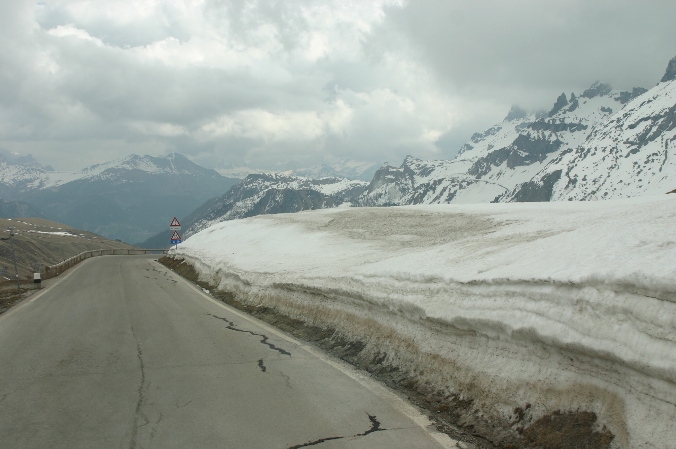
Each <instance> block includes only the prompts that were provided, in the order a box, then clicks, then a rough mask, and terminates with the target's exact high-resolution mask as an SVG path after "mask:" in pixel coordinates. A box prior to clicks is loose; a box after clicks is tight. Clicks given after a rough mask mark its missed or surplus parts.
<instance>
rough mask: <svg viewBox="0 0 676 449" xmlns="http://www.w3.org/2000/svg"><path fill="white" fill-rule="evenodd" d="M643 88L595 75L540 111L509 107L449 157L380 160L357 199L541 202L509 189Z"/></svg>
mask: <svg viewBox="0 0 676 449" xmlns="http://www.w3.org/2000/svg"><path fill="white" fill-rule="evenodd" d="M645 92H646V89H642V88H634V89H633V90H632V91H619V90H613V89H612V88H611V87H610V86H608V85H607V84H602V83H598V82H597V83H594V84H593V85H592V86H591V87H590V88H589V89H587V90H585V91H584V92H582V93H581V94H579V95H575V94H574V93H573V94H571V95H570V97H568V96H567V95H566V94H565V93H564V94H561V95H560V96H559V98H558V99H557V101H556V102H555V104H554V107H553V108H552V109H551V110H550V111H549V112H548V113H527V112H525V111H523V110H521V109H519V108H518V107H513V108H512V110H511V111H510V112H509V114H508V115H507V117H505V119H504V120H503V121H502V122H501V123H499V124H497V125H495V126H493V127H491V128H489V129H487V130H486V131H484V132H482V133H476V134H474V135H473V136H472V138H471V140H470V141H469V142H468V143H467V144H465V145H464V146H463V147H462V148H461V150H460V152H459V154H458V156H457V157H456V158H455V159H454V160H440V161H423V160H420V159H415V158H413V157H411V156H408V157H407V158H406V159H405V160H404V163H403V164H402V165H401V167H390V166H385V167H382V168H381V169H380V170H378V172H376V174H375V176H374V178H373V181H372V182H371V185H370V186H369V189H368V191H367V193H366V194H364V195H363V196H362V197H361V198H360V200H359V201H358V204H359V205H362V206H384V205H405V204H438V203H477V202H479V203H480V202H491V201H495V200H496V199H504V200H507V199H511V200H521V201H548V200H549V198H548V197H547V195H544V196H543V192H536V193H532V194H529V195H526V194H525V193H524V194H522V195H521V196H519V197H516V196H513V195H512V196H510V194H512V192H514V191H515V189H517V187H518V186H521V185H523V184H524V183H527V182H528V181H530V180H532V179H533V178H535V177H536V176H537V175H538V174H539V173H540V172H541V171H542V170H543V169H544V168H545V167H547V166H548V165H549V164H550V163H552V161H554V160H556V159H557V158H558V157H560V156H561V155H562V154H563V153H566V152H569V151H572V150H573V149H575V148H577V147H579V146H580V145H581V144H582V143H584V142H585V140H586V139H587V136H588V135H589V133H590V132H591V130H592V129H594V128H595V127H596V126H597V125H599V124H601V123H605V122H606V121H607V120H608V119H609V118H610V117H611V116H613V115H614V113H616V112H617V111H619V110H621V109H623V108H624V107H625V106H626V105H627V104H628V103H629V102H630V101H631V100H632V99H635V98H637V97H640V96H641V95H642V94H645ZM538 195H539V196H538Z"/></svg>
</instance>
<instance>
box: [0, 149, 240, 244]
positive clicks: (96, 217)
mask: <svg viewBox="0 0 676 449" xmlns="http://www.w3.org/2000/svg"><path fill="white" fill-rule="evenodd" d="M31 159H32V157H31ZM237 182H239V179H231V178H226V177H224V176H222V175H220V174H219V173H217V172H216V171H214V170H210V169H206V168H204V167H201V166H199V165H197V164H195V163H193V162H191V161H190V160H189V159H187V158H186V157H185V156H182V155H180V154H178V153H174V154H170V155H168V156H165V157H152V156H137V155H131V156H128V157H126V158H124V159H121V160H115V161H111V162H107V163H104V164H97V165H93V166H91V167H87V168H85V169H83V170H79V171H76V172H57V171H53V170H49V169H47V168H44V167H41V166H39V164H38V166H37V167H36V166H35V164H33V163H32V162H31V163H30V164H26V163H25V161H22V160H16V159H15V160H2V161H0V197H1V198H5V199H8V200H13V201H25V202H27V203H29V204H31V205H33V206H36V207H37V208H39V209H41V210H42V211H44V214H45V215H47V216H48V217H49V218H50V219H54V220H57V221H60V222H63V223H66V224H68V225H70V226H74V227H77V228H80V229H85V230H87V231H91V232H95V233H97V234H100V235H102V236H104V237H106V238H110V239H115V238H117V239H121V240H123V241H126V242H132V243H133V242H138V241H141V240H145V239H147V238H148V237H150V236H152V235H154V234H155V233H156V232H157V230H158V229H161V228H162V227H164V226H168V223H169V221H170V220H171V218H172V217H173V216H185V215H188V214H189V213H190V212H192V211H193V210H195V208H196V207H198V206H199V205H201V204H203V203H204V202H205V201H206V200H208V199H209V198H213V197H215V196H219V195H222V194H223V192H225V191H227V190H228V189H229V188H230V187H232V186H233V185H235V184H236V183H237Z"/></svg>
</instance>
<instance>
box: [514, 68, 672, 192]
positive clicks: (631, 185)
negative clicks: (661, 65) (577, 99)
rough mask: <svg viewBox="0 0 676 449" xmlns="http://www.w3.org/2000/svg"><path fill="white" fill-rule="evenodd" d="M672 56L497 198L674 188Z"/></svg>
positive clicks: (651, 190) (669, 189)
mask: <svg viewBox="0 0 676 449" xmlns="http://www.w3.org/2000/svg"><path fill="white" fill-rule="evenodd" d="M675 151H676V58H674V59H672V60H671V61H670V63H669V66H668V68H667V71H666V73H665V75H664V76H663V77H662V80H661V81H660V83H659V84H658V85H657V86H656V87H654V88H652V89H651V90H650V91H648V92H646V93H644V94H643V95H640V96H638V97H636V98H634V99H633V100H632V101H630V102H629V103H628V104H627V105H626V106H625V107H624V108H623V109H621V110H619V111H617V112H615V113H613V114H611V115H610V116H609V117H608V118H607V119H605V120H603V121H601V122H599V123H598V124H597V125H596V126H595V127H594V128H593V129H592V130H591V132H590V133H589V134H588V136H587V138H586V139H585V141H584V142H582V143H581V144H580V145H579V146H577V147H574V148H567V149H566V150H565V151H563V152H561V153H560V154H559V155H557V156H556V157H555V158H554V159H552V160H551V161H550V162H549V163H548V164H547V165H546V166H545V167H544V168H543V169H542V170H540V171H539V172H538V173H537V174H536V176H534V177H533V179H531V180H529V181H528V182H525V183H524V184H522V185H520V186H518V187H517V188H516V189H515V190H514V191H513V192H510V193H509V194H507V195H505V196H504V197H503V198H501V200H506V201H520V200H524V199H527V198H530V197H532V196H533V195H535V196H536V197H538V198H543V199H545V200H551V201H563V200H574V201H577V200H597V199H598V200H600V199H609V198H626V197H633V196H641V195H649V194H659V193H666V192H669V191H671V190H673V189H674V188H676V155H675V154H674V152H675Z"/></svg>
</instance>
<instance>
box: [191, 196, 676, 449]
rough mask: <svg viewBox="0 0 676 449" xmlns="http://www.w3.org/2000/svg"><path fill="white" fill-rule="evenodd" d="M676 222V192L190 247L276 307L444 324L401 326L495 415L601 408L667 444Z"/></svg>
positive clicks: (627, 438)
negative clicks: (280, 301) (518, 409)
mask: <svg viewBox="0 0 676 449" xmlns="http://www.w3.org/2000/svg"><path fill="white" fill-rule="evenodd" d="M675 222H676V195H660V196H651V197H641V198H634V199H623V200H609V201H603V202H584V203H579V202H558V203H510V204H473V205H427V206H405V207H390V208H349V209H328V210H321V211H313V212H302V213H298V214H280V215H267V216H258V217H253V218H249V219H243V220H234V221H228V222H223V223H219V224H216V225H214V226H212V227H210V228H208V229H205V230H204V231H202V232H200V233H198V234H196V235H194V236H192V237H191V238H190V239H188V240H187V241H186V242H185V243H184V244H183V245H182V246H180V247H179V249H178V253H179V254H180V255H183V256H186V257H188V259H190V260H192V261H194V262H196V265H197V266H198V268H199V269H200V270H201V271H202V273H203V275H204V276H207V277H211V278H212V279H213V278H214V277H215V278H218V279H220V282H221V286H222V287H224V288H235V289H237V288H239V289H240V290H244V291H246V292H247V293H249V294H251V295H258V296H259V297H260V298H265V297H272V296H275V295H276V296H277V297H280V298H282V297H283V298H286V299H285V300H287V301H296V302H302V301H307V302H308V303H309V302H318V301H319V302H321V301H322V299H317V298H318V295H317V292H324V294H325V295H326V299H325V302H326V303H327V304H328V303H329V302H330V300H329V298H332V299H331V301H335V298H343V299H344V303H345V304H344V309H345V310H349V311H351V313H353V314H355V315H359V314H360V313H362V314H366V315H368V314H369V313H372V314H374V315H373V316H374V317H376V316H377V314H376V312H373V310H385V311H388V313H390V314H395V315H397V316H399V317H405V319H406V320H408V322H410V323H423V324H424V323H427V322H430V320H431V321H433V322H434V323H436V324H435V326H437V325H440V324H439V323H441V325H443V326H446V327H447V329H449V331H448V335H445V336H444V335H441V336H440V335H439V334H438V332H437V333H435V332H432V331H429V334H425V332H427V331H424V332H423V333H422V334H421V331H420V329H421V327H420V326H423V328H424V325H423V324H420V325H418V324H415V325H414V324H411V325H410V326H409V325H401V324H398V325H394V324H392V326H393V327H395V328H396V329H397V332H399V333H405V332H410V333H411V338H413V339H414V340H415V341H417V344H418V345H419V346H420V348H421V350H422V351H424V352H428V353H429V352H433V353H438V354H440V355H442V356H443V357H446V358H449V359H453V363H454V366H455V367H456V369H457V370H458V374H457V375H455V374H447V373H446V374H444V375H445V376H447V377H448V376H450V378H451V380H450V381H448V382H451V383H452V384H453V386H454V388H457V389H459V390H461V391H462V389H463V385H470V381H469V380H467V379H469V378H471V384H472V385H475V386H476V385H477V384H481V385H483V384H482V382H483V383H485V386H484V387H482V388H484V390H482V391H485V390H487V389H491V388H492V389H494V390H495V391H494V392H492V393H491V394H490V395H488V396H486V397H484V398H483V399H482V398H480V397H477V398H475V399H476V402H475V404H480V403H482V401H483V403H484V405H485V406H486V404H488V406H489V407H490V406H491V402H492V404H493V405H492V407H493V409H492V410H493V411H492V412H490V411H489V412H486V413H494V414H497V415H499V414H500V413H503V414H504V415H505V416H506V415H508V412H507V411H505V410H508V409H510V407H513V406H514V405H519V404H521V405H523V404H524V403H525V402H526V401H528V403H533V404H534V409H538V407H540V410H541V414H544V413H545V411H547V410H549V411H550V412H551V410H555V409H557V408H559V409H569V410H575V409H577V408H581V409H591V410H592V411H594V412H596V413H597V414H598V415H599V416H600V419H601V421H602V422H604V423H607V424H608V425H609V427H610V429H611V430H612V431H613V433H614V434H615V435H616V438H615V440H614V443H613V444H614V446H616V447H662V448H667V447H671V446H670V445H671V444H672V442H673V441H674V440H676V430H674V429H673V426H672V425H671V424H670V422H672V421H673V420H675V419H676V232H675V231H674V223H675ZM233 279H236V280H237V282H235V281H233ZM235 284H236V285H235ZM280 286H285V288H284V289H282V288H280ZM303 292H314V293H313V295H309V294H306V293H303ZM285 295H286V296H285ZM320 296H321V295H320ZM335 307H338V306H335ZM378 316H381V315H378ZM382 316H384V315H382ZM374 319H376V318H374ZM392 319H393V318H392ZM392 319H391V318H387V319H382V320H381V321H382V322H383V323H385V322H387V320H390V321H389V322H393V321H392ZM407 326H408V327H407ZM415 326H418V327H415ZM456 334H457V335H456ZM461 373H464V374H461ZM454 375H455V377H453V376H454ZM463 376H464V377H463ZM445 379H446V378H445ZM482 379H483V380H482ZM609 398H612V399H609ZM496 404H502V405H496ZM505 404H506V405H505ZM538 404H539V405H538ZM477 407H478V405H477ZM500 407H503V409H504V410H502V409H501V408H500ZM501 410H502V411H501Z"/></svg>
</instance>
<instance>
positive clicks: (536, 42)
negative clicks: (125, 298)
mask: <svg viewBox="0 0 676 449" xmlns="http://www.w3.org/2000/svg"><path fill="white" fill-rule="evenodd" d="M673 17H676V4H674V2H667V1H663V2H659V1H652V2H639V1H628V0H617V1H608V0H606V1H598V2H585V1H582V0H577V1H573V0H563V1H560V2H557V3H556V4H552V3H550V2H540V1H535V0H530V1H527V0H516V1H514V2H501V1H497V0H487V1H485V2H470V1H459V0H453V1H450V0H449V1H441V0H439V1H433V0H421V1H415V2H414V1H409V2H405V1H403V0H373V1H368V2H344V1H338V0H335V1H328V0H327V1H313V0H296V1H292V2H290V1H282V0H279V1H274V0H271V1H262V0H261V1H257V0H250V1H245V0H221V1H218V0H169V1H155V0H149V1H143V2H137V1H131V0H122V1H116V2H93V1H44V2H40V3H34V2H29V1H21V0H17V1H13V2H3V4H2V5H0V66H1V68H0V147H2V148H5V149H8V150H11V151H16V152H20V153H33V154H34V155H35V156H36V157H37V158H38V159H39V160H40V161H42V162H43V163H45V164H51V165H53V166H54V167H56V168H62V169H74V168H80V167H82V166H84V165H88V164H91V163H96V162H102V161H105V160H109V159H111V158H115V157H121V156H124V155H127V154H130V153H142V154H145V153H147V154H152V155H160V154H164V153H167V152H171V151H179V152H182V153H184V154H186V155H188V156H189V157H193V158H197V159H199V158H209V159H210V160H212V161H213V160H216V161H221V163H223V164H232V165H239V164H244V163H249V164H251V165H253V166H260V167H273V166H275V164H278V163H283V162H287V161H291V160H296V161H301V162H303V163H308V164H311V163H316V162H319V161H325V160H335V159H341V158H351V159H359V160H367V161H373V162H384V161H390V162H393V163H398V162H399V161H400V160H401V158H402V157H403V156H405V155H406V154H413V155H415V156H418V157H426V158H433V157H450V156H452V155H453V154H454V153H455V152H456V151H457V149H458V148H459V147H460V146H461V145H462V143H464V141H466V140H467V138H468V137H469V136H470V135H471V134H472V132H474V131H479V130H481V129H482V128H485V127H487V126H489V125H491V124H492V123H494V122H496V121H498V120H500V119H502V118H503V117H504V115H505V114H506V113H507V111H508V110H509V108H510V106H511V105H512V104H520V105H522V106H524V107H528V108H532V109H539V108H549V107H551V103H552V102H553V100H554V99H555V98H556V96H558V94H560V93H561V92H562V91H566V92H570V91H578V92H579V91H582V90H584V89H585V88H586V87H588V86H589V85H590V84H591V83H592V82H593V81H596V80H602V81H607V82H610V83H611V84H613V85H615V86H616V87H620V88H631V87H633V86H646V87H648V86H652V85H654V84H655V83H656V82H657V81H658V80H659V78H660V77H661V75H662V72H663V70H664V67H665V65H666V63H667V61H668V60H669V59H670V58H671V57H673V56H674V55H676V45H675V44H674V43H675V42H676V30H675V27H673V24H672V19H673Z"/></svg>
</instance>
